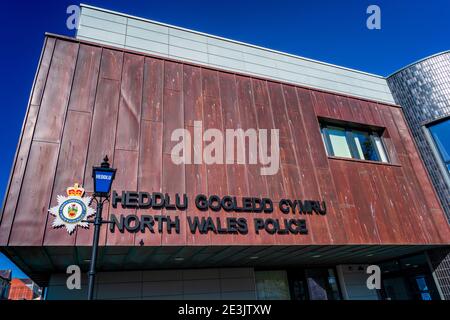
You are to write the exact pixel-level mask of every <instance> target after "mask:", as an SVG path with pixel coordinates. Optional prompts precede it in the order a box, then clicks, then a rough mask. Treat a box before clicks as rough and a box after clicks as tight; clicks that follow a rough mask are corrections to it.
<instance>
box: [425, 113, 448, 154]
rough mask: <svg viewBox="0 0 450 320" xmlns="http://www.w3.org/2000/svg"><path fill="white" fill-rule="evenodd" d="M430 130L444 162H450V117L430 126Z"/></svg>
mask: <svg viewBox="0 0 450 320" xmlns="http://www.w3.org/2000/svg"><path fill="white" fill-rule="evenodd" d="M430 132H431V135H432V136H433V139H434V142H435V143H436V146H437V148H438V149H439V151H440V153H441V155H442V158H443V159H444V162H446V163H448V162H450V119H448V120H445V121H442V122H439V123H437V124H435V125H432V126H430Z"/></svg>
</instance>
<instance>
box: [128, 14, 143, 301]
mask: <svg viewBox="0 0 450 320" xmlns="http://www.w3.org/2000/svg"><path fill="white" fill-rule="evenodd" d="M127 23H128V19H127ZM125 41H126V40H125ZM145 60H146V59H145V56H144V57H142V85H141V105H140V108H139V109H140V119H139V135H138V144H137V175H136V190H137V191H139V173H140V168H141V161H140V155H141V142H142V124H143V123H144V120H143V119H142V114H143V110H142V105H143V104H144V84H145ZM137 235H138V233H136V234H134V236H133V244H134V245H136V238H137ZM141 239H142V238H141ZM141 296H142V290H141Z"/></svg>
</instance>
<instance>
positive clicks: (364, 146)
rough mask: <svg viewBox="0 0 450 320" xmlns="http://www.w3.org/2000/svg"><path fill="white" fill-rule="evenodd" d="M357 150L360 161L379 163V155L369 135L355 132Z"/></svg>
mask: <svg viewBox="0 0 450 320" xmlns="http://www.w3.org/2000/svg"><path fill="white" fill-rule="evenodd" d="M353 137H354V139H355V144H356V149H357V151H358V154H359V157H360V159H364V160H373V161H378V160H379V159H378V155H377V152H376V150H375V147H374V145H373V143H372V140H371V139H370V136H369V134H367V133H365V132H361V131H353Z"/></svg>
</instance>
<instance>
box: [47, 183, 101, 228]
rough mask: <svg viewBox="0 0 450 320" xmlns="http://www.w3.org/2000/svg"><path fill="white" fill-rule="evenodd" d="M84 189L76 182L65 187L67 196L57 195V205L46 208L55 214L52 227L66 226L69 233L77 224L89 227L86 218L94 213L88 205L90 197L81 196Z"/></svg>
mask: <svg viewBox="0 0 450 320" xmlns="http://www.w3.org/2000/svg"><path fill="white" fill-rule="evenodd" d="M83 195H84V189H83V188H82V187H81V186H79V185H78V184H77V183H75V184H74V186H73V187H69V188H67V197H65V196H61V195H58V196H57V200H58V205H57V206H55V207H53V208H51V209H50V210H48V212H49V213H50V214H52V215H53V216H55V219H54V220H53V223H52V227H53V228H59V227H62V226H65V227H66V230H67V232H68V233H69V234H72V232H73V231H74V230H75V228H76V227H77V226H80V227H82V228H89V223H88V222H87V221H86V218H89V217H91V216H92V215H94V214H95V210H94V209H93V208H91V207H89V204H90V203H91V197H83Z"/></svg>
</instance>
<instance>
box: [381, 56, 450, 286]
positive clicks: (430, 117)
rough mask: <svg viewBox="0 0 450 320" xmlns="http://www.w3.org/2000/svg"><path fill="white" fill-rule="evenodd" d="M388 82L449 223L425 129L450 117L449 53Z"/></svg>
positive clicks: (448, 203)
mask: <svg viewBox="0 0 450 320" xmlns="http://www.w3.org/2000/svg"><path fill="white" fill-rule="evenodd" d="M387 80H388V84H389V86H390V88H391V89H392V93H393V95H394V98H395V101H396V102H397V103H398V104H399V105H401V106H402V108H403V112H404V114H405V118H406V120H407V122H408V124H409V127H410V128H411V132H412V134H413V137H414V139H415V141H416V144H417V147H418V148H419V151H420V154H421V156H422V159H423V161H424V163H425V166H426V167H427V170H428V172H429V174H430V177H431V180H432V181H433V185H434V187H435V189H436V191H437V193H438V196H439V198H440V200H441V203H442V206H443V208H444V211H445V212H446V214H447V219H448V221H449V222H450V187H449V186H448V185H447V183H446V179H445V177H444V175H443V173H442V171H441V170H440V169H439V164H438V160H437V159H436V157H435V156H434V155H433V151H432V147H431V146H430V144H429V142H428V141H427V138H426V136H425V132H424V130H423V129H422V128H423V126H424V123H430V122H432V121H435V120H437V119H441V118H445V117H448V116H450V51H447V52H443V53H440V54H436V55H433V56H430V57H428V58H425V59H422V60H420V61H418V62H416V63H413V64H411V65H409V66H407V67H405V68H403V69H401V70H399V71H398V72H396V73H394V74H392V75H391V76H389V78H388V79H387ZM449 259H450V257H449ZM449 294H450V291H449Z"/></svg>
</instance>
